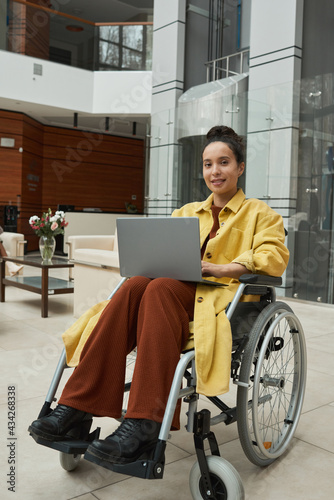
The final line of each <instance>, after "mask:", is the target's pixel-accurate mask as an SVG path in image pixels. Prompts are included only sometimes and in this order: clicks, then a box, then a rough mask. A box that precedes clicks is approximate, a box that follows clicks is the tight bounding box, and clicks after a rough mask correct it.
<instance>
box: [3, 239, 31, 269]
mask: <svg viewBox="0 0 334 500" xmlns="http://www.w3.org/2000/svg"><path fill="white" fill-rule="evenodd" d="M0 241H2V244H3V246H4V249H5V250H6V253H7V255H8V256H9V257H22V256H23V255H24V245H25V243H26V242H27V241H26V240H25V239H24V234H21V233H10V232H6V231H4V232H3V233H1V234H0ZM6 268H7V265H6ZM7 272H8V270H7V271H6V274H7ZM22 273H23V271H22V270H21V271H19V274H22Z"/></svg>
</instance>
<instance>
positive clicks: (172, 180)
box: [147, 0, 186, 215]
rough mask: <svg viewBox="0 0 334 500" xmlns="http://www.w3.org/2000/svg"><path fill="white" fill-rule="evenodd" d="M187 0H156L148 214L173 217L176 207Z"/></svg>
mask: <svg viewBox="0 0 334 500" xmlns="http://www.w3.org/2000/svg"><path fill="white" fill-rule="evenodd" d="M185 20H186V1H185V0H169V1H168V2H166V1H165V0H155V2H154V19H153V61H152V111H151V140H150V164H149V172H148V186H149V192H148V200H147V212H148V214H150V215H170V213H171V212H172V210H173V209H174V208H175V207H176V206H178V205H177V203H178V202H177V177H178V170H177V161H178V153H179V151H178V150H179V146H178V144H177V140H176V130H175V127H176V116H175V111H176V107H177V101H178V99H179V97H180V96H181V94H182V93H183V83H184V44H185Z"/></svg>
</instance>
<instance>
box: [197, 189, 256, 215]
mask: <svg viewBox="0 0 334 500" xmlns="http://www.w3.org/2000/svg"><path fill="white" fill-rule="evenodd" d="M245 199H246V196H245V193H244V192H243V190H242V189H241V188H238V191H237V192H236V194H235V195H234V196H233V198H231V199H230V201H229V202H228V203H226V205H225V207H224V208H228V209H230V210H231V211H232V212H234V213H235V214H236V213H237V212H238V210H239V209H240V207H241V205H242V204H243V202H244V201H245ZM212 203H213V193H211V194H210V196H209V197H208V198H207V199H206V200H204V201H203V202H202V203H200V204H199V205H198V207H197V208H196V210H195V212H196V213H199V212H201V211H202V210H204V211H205V212H209V211H210V210H211V206H212Z"/></svg>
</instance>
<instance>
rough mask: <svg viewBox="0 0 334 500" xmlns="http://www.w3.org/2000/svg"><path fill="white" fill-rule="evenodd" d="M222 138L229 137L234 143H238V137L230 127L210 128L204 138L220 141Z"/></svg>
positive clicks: (218, 126)
mask: <svg viewBox="0 0 334 500" xmlns="http://www.w3.org/2000/svg"><path fill="white" fill-rule="evenodd" d="M222 137H230V138H231V139H234V140H235V141H237V142H239V141H240V137H239V136H238V134H237V133H236V132H234V130H233V129H232V128H231V127H227V126H226V125H216V126H215V127H212V128H211V129H210V130H209V132H208V133H207V134H206V138H207V139H208V140H210V139H211V140H212V139H218V140H219V139H221V138H222Z"/></svg>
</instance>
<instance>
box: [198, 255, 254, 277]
mask: <svg viewBox="0 0 334 500" xmlns="http://www.w3.org/2000/svg"><path fill="white" fill-rule="evenodd" d="M249 273H250V271H248V269H247V268H246V267H245V266H244V265H242V264H238V263H237V262H231V263H230V264H221V265H220V264H211V262H207V261H205V260H202V276H203V278H208V277H209V276H213V277H214V278H234V279H239V278H240V276H241V275H242V274H249Z"/></svg>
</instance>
